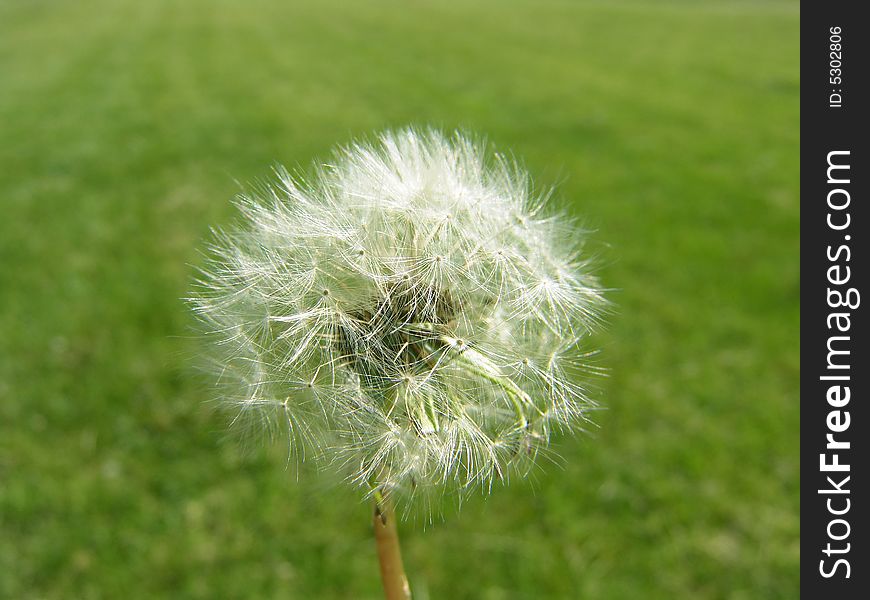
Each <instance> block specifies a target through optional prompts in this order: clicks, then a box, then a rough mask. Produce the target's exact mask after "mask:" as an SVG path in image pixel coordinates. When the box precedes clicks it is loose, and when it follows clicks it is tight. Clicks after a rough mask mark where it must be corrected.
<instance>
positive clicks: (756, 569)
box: [0, 0, 800, 600]
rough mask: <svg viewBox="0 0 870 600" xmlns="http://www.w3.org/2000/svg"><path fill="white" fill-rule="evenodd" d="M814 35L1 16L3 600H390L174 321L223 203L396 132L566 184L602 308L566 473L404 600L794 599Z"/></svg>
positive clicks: (427, 542) (389, 12)
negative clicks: (226, 414) (590, 414)
mask: <svg viewBox="0 0 870 600" xmlns="http://www.w3.org/2000/svg"><path fill="white" fill-rule="evenodd" d="M798 29H799V8H798V4H797V3H796V2H748V1H747V2H704V3H700V2H699V3H696V2H677V1H663V2H654V1H649V2H643V1H631V2H623V1H618V2H601V1H599V2H569V1H560V0H538V1H532V0H524V1H516V2H495V0H486V1H483V2H476V3H473V4H472V3H463V2H459V1H449V2H436V1H434V0H426V1H414V2H398V1H395V2H391V1H386V0H377V1H370V2H360V3H338V2H332V1H330V2H282V1H280V0H252V1H249V2H241V1H232V0H212V1H204V0H186V1H185V2H171V1H169V0H151V1H148V2H136V1H133V0H116V1H111V2H110V1H107V0H82V1H76V2H58V1H51V0H39V1H33V2H15V1H12V0H0V209H2V212H0V217H2V218H0V597H2V598H65V599H67V598H127V599H131V600H132V599H134V598H160V597H163V598H170V597H171V598H376V597H378V595H379V594H380V588H379V585H380V584H379V580H378V575H377V567H376V557H375V553H374V546H373V542H372V540H371V536H370V531H369V508H368V507H367V506H366V505H364V504H362V503H360V502H359V500H358V499H357V496H356V494H355V493H354V492H353V491H350V490H347V489H345V488H342V487H338V488H332V487H329V486H328V485H326V484H325V483H323V481H322V480H320V479H318V478H316V477H313V476H312V474H311V473H310V472H308V470H307V469H305V468H303V472H302V473H300V474H298V477H297V475H296V473H295V471H294V470H293V469H289V470H287V469H285V460H284V459H285V454H284V452H285V446H284V444H282V443H281V442H280V441H276V442H275V443H274V445H272V446H270V447H268V448H266V449H264V450H261V451H253V452H248V453H244V452H240V451H239V448H238V446H237V444H235V443H234V442H233V441H232V440H231V439H230V440H228V439H227V438H226V436H225V434H224V425H225V422H224V418H223V417H222V416H221V415H219V414H215V413H213V412H212V411H211V410H210V409H209V407H208V406H207V405H206V404H204V400H206V399H207V396H208V391H207V390H206V389H204V386H203V383H202V382H201V381H200V380H199V379H198V378H197V377H196V376H195V375H193V374H192V372H191V370H190V362H191V361H190V357H191V356H192V355H195V353H196V352H197V343H196V341H195V340H193V339H191V337H190V325H191V318H190V316H189V314H188V310H187V309H186V307H185V305H184V304H183V303H182V302H181V301H180V300H179V298H180V297H182V296H184V295H185V293H186V291H187V290H188V288H189V284H190V280H191V277H192V276H193V268H192V267H191V265H192V264H196V263H198V262H199V261H200V258H199V256H198V254H197V248H198V247H200V246H201V242H202V240H203V238H205V237H206V236H207V235H208V227H209V226H210V225H213V224H221V223H225V222H227V221H228V220H229V219H231V218H232V217H233V215H234V209H233V207H232V205H231V203H230V200H231V198H232V197H233V195H234V194H235V193H236V192H237V191H238V186H237V184H236V180H238V181H241V182H249V181H252V180H255V179H257V178H261V177H264V176H268V174H269V168H270V166H271V165H273V164H274V163H276V162H280V163H284V164H286V165H288V166H290V167H293V166H297V165H302V166H305V165H308V164H309V163H310V162H311V161H312V160H313V159H315V158H318V157H320V158H325V157H326V156H327V154H326V153H327V152H328V150H329V148H330V147H332V146H333V145H334V144H336V143H339V142H347V141H348V140H350V139H351V138H352V137H353V136H355V135H360V134H366V133H369V132H371V131H373V130H378V129H382V128H385V127H394V126H403V125H407V124H435V125H438V126H442V127H444V128H454V127H463V128H467V129H468V130H471V131H474V132H478V133H482V134H485V135H487V136H488V137H489V138H490V140H491V141H492V142H493V143H494V144H495V145H496V146H497V147H499V148H503V149H510V150H512V151H514V152H516V154H517V155H518V156H521V157H523V158H524V159H525V161H526V164H527V166H528V167H529V169H530V171H531V172H532V173H533V174H535V175H536V176H537V180H538V181H539V182H540V183H542V184H549V183H554V182H556V183H560V187H559V197H560V198H561V201H564V202H570V203H572V205H573V206H574V207H575V208H576V211H577V212H578V214H582V215H583V217H584V220H585V222H586V223H587V224H589V225H591V226H593V227H595V228H596V229H597V233H596V234H595V238H596V239H597V240H599V244H598V248H599V250H600V253H601V255H602V256H603V258H604V261H603V268H602V269H601V276H602V278H603V280H604V282H605V284H606V285H608V286H612V287H615V288H618V291H617V292H615V293H613V294H612V296H611V297H612V299H613V300H614V301H615V302H616V304H617V306H618V312H617V314H616V315H615V316H614V317H613V318H612V323H611V326H610V329H609V331H608V333H607V334H606V335H605V336H604V337H603V338H602V340H601V341H602V343H603V345H604V353H603V355H602V358H601V361H602V364H604V365H606V366H607V367H609V368H610V370H611V373H612V374H611V376H610V377H609V378H608V379H607V380H605V381H604V382H603V383H602V385H603V387H604V390H605V395H604V401H605V403H606V405H607V407H608V410H607V411H604V412H601V413H599V415H598V421H599V423H600V425H601V428H600V430H599V431H597V432H596V433H595V434H594V436H591V437H585V438H579V439H561V440H559V442H558V448H559V450H560V452H561V454H562V455H563V456H564V458H565V460H564V466H563V467H552V466H551V467H549V468H546V469H544V470H542V471H541V472H540V473H539V474H538V475H537V476H536V478H535V480H534V481H533V482H514V484H512V485H511V486H510V487H509V488H507V489H499V490H497V491H496V493H495V494H494V495H493V496H492V497H490V498H488V499H482V498H475V499H473V500H472V501H471V502H469V503H468V504H467V505H466V506H465V507H464V508H463V510H462V512H461V513H459V514H455V513H449V514H447V516H446V519H445V520H444V521H443V522H436V523H435V524H434V525H431V526H428V527H426V528H425V530H424V528H423V527H421V526H420V525H419V524H406V525H405V526H404V527H403V543H404V548H405V554H406V556H405V560H406V563H407V567H408V570H409V575H410V578H411V583H412V586H413V587H414V588H415V590H416V592H417V597H418V598H424V599H425V598H487V599H498V598H581V597H583V598H608V599H610V598H626V599H628V598H632V599H634V598H648V599H649V598H652V599H655V598H663V599H664V598H693V599H706V598H710V599H712V598H735V599H740V598H747V599H748V598H788V599H791V598H796V597H798V593H799V592H798V584H799V577H798V563H799V515H798V513H799V498H798V488H799V459H798V449H799V442H798V429H799V413H798V399H799V389H798V373H799V367H800V365H799V358H798V355H799V352H798V351H799V298H798V288H799V263H798V245H799V233H798V229H799V213H798V209H799V188H798V167H799V158H798V147H799V129H798V120H799V119H798V117H799V98H798V94H799V85H800V82H799V60H798V44H799V33H798Z"/></svg>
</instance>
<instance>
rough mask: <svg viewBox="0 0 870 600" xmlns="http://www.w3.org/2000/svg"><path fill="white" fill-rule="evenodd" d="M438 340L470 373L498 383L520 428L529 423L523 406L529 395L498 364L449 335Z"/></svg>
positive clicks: (530, 401) (526, 403)
mask: <svg viewBox="0 0 870 600" xmlns="http://www.w3.org/2000/svg"><path fill="white" fill-rule="evenodd" d="M439 340H440V341H441V342H443V343H444V344H446V345H447V346H448V347H449V348H450V349H451V350H453V351H454V352H455V354H454V355H453V358H454V360H456V361H457V362H459V363H461V364H462V365H463V366H464V367H466V368H467V369H468V370H469V371H471V372H472V373H474V374H476V375H479V376H481V377H483V378H484V379H486V380H487V381H490V382H492V383H494V384H496V385H498V386H499V387H500V388H502V389H503V390H504V391H505V393H506V394H507V396H508V398H510V400H511V402H512V403H513V405H514V411H515V412H516V415H517V419H518V420H519V421H520V424H521V426H522V428H523V429H525V428H526V426H527V425H528V424H529V421H528V419H527V418H526V411H525V407H526V406H529V405H531V403H532V399H531V398H530V397H529V395H528V394H527V393H526V392H524V391H523V390H522V388H520V386H518V385H517V384H516V383H515V382H514V380H513V379H511V378H510V377H506V376H505V375H504V374H503V373H502V372H501V369H499V367H498V365H496V364H495V363H493V362H492V361H491V360H490V359H489V358H487V357H486V356H484V355H483V354H481V353H480V352H478V351H477V350H475V349H474V348H471V347H469V346H467V345H464V344H463V343H462V342H461V341H460V340H458V339H456V338H453V337H450V336H449V335H442V336H441V337H440V338H439Z"/></svg>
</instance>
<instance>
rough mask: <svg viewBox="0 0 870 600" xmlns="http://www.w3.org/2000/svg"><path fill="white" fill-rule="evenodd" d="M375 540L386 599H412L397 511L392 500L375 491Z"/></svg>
mask: <svg viewBox="0 0 870 600" xmlns="http://www.w3.org/2000/svg"><path fill="white" fill-rule="evenodd" d="M372 520H373V524H374V528H375V541H376V542H377V545H378V560H379V561H380V566H381V582H382V583H383V585H384V598H385V599H386V600H410V598H411V588H410V586H409V585H408V578H407V577H406V576H405V568H404V567H403V566H402V553H401V550H400V548H399V534H398V531H397V529H396V513H395V511H394V510H393V505H392V502H390V500H389V499H388V498H385V497H384V496H383V495H382V494H381V493H380V492H375V501H374V518H373V519H372Z"/></svg>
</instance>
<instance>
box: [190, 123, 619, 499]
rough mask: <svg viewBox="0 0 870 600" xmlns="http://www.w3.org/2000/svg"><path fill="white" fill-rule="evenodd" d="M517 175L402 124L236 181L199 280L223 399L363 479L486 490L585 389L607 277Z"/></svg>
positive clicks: (526, 456) (200, 305)
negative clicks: (234, 199)
mask: <svg viewBox="0 0 870 600" xmlns="http://www.w3.org/2000/svg"><path fill="white" fill-rule="evenodd" d="M547 199H548V198H547V196H546V195H545V196H540V195H535V193H534V192H533V190H532V188H531V185H530V182H529V177H528V175H527V174H526V173H525V172H524V171H523V170H522V169H521V168H519V167H518V166H517V165H516V164H514V163H513V162H511V161H509V160H507V159H506V158H504V157H503V156H501V155H495V156H490V155H487V153H486V152H485V151H484V149H483V147H482V146H481V145H480V144H477V143H475V142H474V141H472V140H470V139H469V138H467V137H465V136H463V135H460V134H456V135H453V136H445V135H443V134H441V133H439V132H437V131H425V132H421V131H416V130H410V129H409V130H403V131H398V132H391V133H386V134H383V135H382V136H381V137H380V138H379V139H378V140H377V142H375V143H371V144H364V143H358V144H354V145H351V146H348V147H346V148H344V149H341V150H339V151H338V152H337V153H336V154H335V155H334V157H333V160H332V161H331V163H330V164H329V165H328V166H323V167H321V168H319V169H318V170H317V172H316V173H315V174H314V175H313V177H312V178H311V179H310V181H308V182H307V183H306V182H305V181H302V180H301V179H299V178H294V177H293V176H291V175H290V174H289V173H288V172H287V171H285V170H279V171H278V172H277V180H276V181H275V182H274V183H272V184H269V185H266V186H263V187H262V188H261V189H259V190H257V191H256V192H252V193H249V194H246V195H244V196H242V197H240V198H239V201H238V205H239V209H240V212H241V214H242V222H241V223H240V224H239V225H238V226H237V227H235V228H232V229H230V230H228V231H225V232H216V233H215V236H214V241H213V243H212V245H211V246H210V248H209V259H208V262H207V263H206V265H205V266H204V267H203V270H202V275H201V277H200V280H199V281H198V285H197V288H196V292H195V294H194V295H193V297H192V298H191V299H190V302H191V304H192V307H193V310H194V312H195V313H196V315H197V316H198V317H199V318H200V319H201V321H202V322H203V324H204V327H205V329H206V331H207V335H208V336H209V337H211V338H213V341H214V343H213V344H212V345H213V347H214V348H215V349H216V350H217V351H216V356H217V358H216V364H217V365H218V367H219V369H218V370H219V374H220V378H219V380H220V381H221V383H222V384H223V386H224V387H223V388H222V389H223V390H226V391H225V392H222V394H223V395H222V399H223V400H224V402H226V403H227V404H229V405H231V406H232V407H233V408H234V410H235V415H236V418H237V419H247V418H248V414H249V413H254V414H256V415H259V416H258V417H257V419H259V420H261V421H263V422H264V423H278V424H283V425H285V426H286V430H287V431H288V434H289V435H290V437H291V441H292V443H291V447H292V448H295V449H297V450H299V451H302V450H304V451H305V453H306V456H313V457H315V458H316V459H317V460H318V461H319V462H320V463H321V464H322V465H324V466H329V467H338V468H341V469H343V470H344V472H345V473H346V474H347V477H348V479H349V480H351V481H353V482H354V483H356V484H358V485H359V486H360V487H362V488H363V489H365V490H373V489H379V490H380V491H381V492H382V493H383V492H387V493H391V494H395V495H396V497H397V498H399V499H401V498H405V499H407V500H409V503H408V504H412V502H410V501H411V500H413V499H414V498H415V497H417V496H424V495H426V494H429V493H432V492H436V493H437V492H444V491H451V490H452V491H458V492H463V491H468V490H474V489H480V490H483V491H485V492H488V491H489V490H490V489H491V487H492V485H493V483H494V482H496V481H502V480H506V479H507V478H508V477H509V476H510V473H511V472H516V471H517V470H519V471H520V472H523V470H524V469H528V468H529V465H530V464H532V462H533V461H534V458H535V456H536V455H537V454H538V453H539V452H540V451H542V450H545V449H546V447H547V444H548V441H549V437H550V434H551V432H553V431H555V430H562V429H571V428H573V427H575V426H578V425H582V423H583V422H584V421H585V420H586V419H587V413H588V411H589V410H591V409H592V408H593V407H594V403H593V401H592V400H591V399H590V397H589V394H588V392H587V389H586V387H585V384H584V383H583V382H584V381H585V380H586V379H587V378H588V374H589V372H590V371H589V370H588V369H585V368H584V362H583V361H584V358H585V357H586V356H588V354H586V353H584V352H583V351H581V350H580V348H581V347H583V346H584V345H585V343H586V339H587V338H588V336H589V334H590V332H592V331H593V330H594V329H595V327H596V326H597V325H598V324H599V323H600V317H601V314H602V311H603V309H604V307H605V300H604V297H603V294H602V290H601V288H600V286H599V284H598V282H597V280H596V279H595V277H594V276H592V275H591V274H590V269H589V262H588V260H587V259H586V257H585V255H584V254H583V248H582V241H583V235H582V232H580V231H579V230H578V229H576V228H575V227H573V226H572V225H571V223H570V220H569V219H568V218H567V217H566V216H565V215H558V214H556V213H554V212H552V211H550V210H548V206H547Z"/></svg>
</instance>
